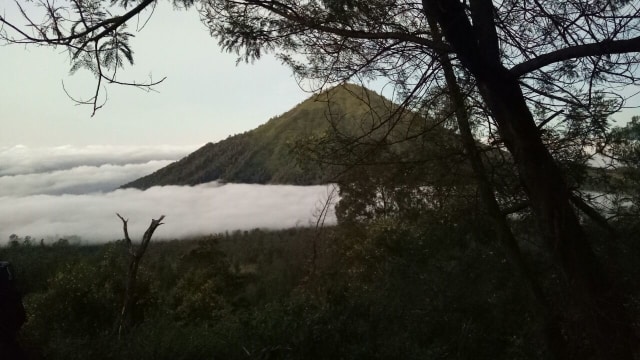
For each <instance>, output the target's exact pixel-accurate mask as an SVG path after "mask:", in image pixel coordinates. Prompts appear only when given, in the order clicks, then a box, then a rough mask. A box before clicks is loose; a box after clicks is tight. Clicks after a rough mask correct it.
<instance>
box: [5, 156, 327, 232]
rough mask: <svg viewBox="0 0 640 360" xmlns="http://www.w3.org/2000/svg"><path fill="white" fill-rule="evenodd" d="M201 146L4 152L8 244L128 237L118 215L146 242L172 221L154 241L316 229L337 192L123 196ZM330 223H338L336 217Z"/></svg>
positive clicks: (170, 191)
mask: <svg viewBox="0 0 640 360" xmlns="http://www.w3.org/2000/svg"><path fill="white" fill-rule="evenodd" d="M193 150H195V147H156V148H152V147H141V148H135V147H108V146H91V147H71V146H65V147H56V148H39V149H31V148H27V147H24V146H16V147H11V148H4V149H2V148H0V243H6V242H7V241H8V239H9V236H10V235H11V234H17V235H18V236H20V237H24V236H31V237H32V238H35V239H41V238H45V239H49V240H54V239H58V238H62V237H70V236H74V235H75V236H80V237H81V239H82V241H84V242H89V243H91V242H104V241H109V240H114V239H120V238H122V223H121V221H120V220H119V219H118V218H117V217H116V212H118V213H120V214H121V215H123V216H124V217H126V218H129V219H130V221H129V233H130V235H131V237H132V238H133V239H134V240H136V239H139V238H140V236H141V235H142V233H143V232H144V230H145V229H146V227H147V226H148V225H149V222H150V221H151V219H152V218H158V217H159V216H160V215H166V218H165V221H164V223H165V224H164V225H162V226H161V227H160V228H158V230H157V231H156V235H155V236H154V238H157V239H160V238H163V239H173V238H182V237H186V236H191V235H204V234H211V233H216V232H224V231H232V230H245V229H253V228H270V229H278V228H288V227H294V226H309V225H310V224H312V223H314V222H315V220H316V217H317V214H318V213H319V211H320V210H319V209H320V208H321V207H322V205H323V203H324V201H326V199H327V198H328V196H329V193H330V192H331V190H332V187H331V186H288V185H250V184H224V185H222V184H219V183H215V182H214V183H209V184H202V185H199V186H194V187H189V186H163V187H153V188H151V189H148V190H146V191H140V190H135V189H120V190H116V189H117V187H118V186H119V185H122V184H124V183H126V182H129V181H131V180H134V179H136V178H138V177H141V176H144V175H147V174H149V173H151V172H153V171H155V170H157V169H159V168H161V167H163V166H166V165H167V164H169V163H170V162H172V161H175V160H177V159H179V158H180V157H182V156H184V155H186V154H187V153H189V152H191V151H193ZM327 223H328V224H332V223H335V215H334V214H333V213H331V214H330V215H329V216H328V218H327Z"/></svg>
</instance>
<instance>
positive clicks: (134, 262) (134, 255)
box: [116, 213, 164, 338]
mask: <svg viewBox="0 0 640 360" xmlns="http://www.w3.org/2000/svg"><path fill="white" fill-rule="evenodd" d="M116 215H118V217H119V218H120V220H122V230H123V231H124V241H125V243H126V245H127V247H128V249H129V255H130V256H131V257H130V260H129V271H128V273H127V283H126V287H125V291H124V301H123V304H122V310H121V311H120V316H119V317H118V323H117V327H118V338H119V337H120V335H121V334H122V331H123V330H124V329H126V328H127V327H129V326H131V324H132V323H133V316H132V315H133V308H134V306H135V288H136V277H137V275H138V266H140V260H142V256H143V255H144V253H145V251H146V250H147V246H149V242H151V236H153V232H154V231H156V228H157V227H158V226H160V225H162V224H163V223H162V219H164V215H162V216H160V218H159V219H157V220H156V219H152V220H151V224H150V225H149V227H148V228H147V231H145V232H144V235H143V236H142V242H141V243H140V246H138V247H137V248H136V247H135V246H134V245H133V243H132V242H131V238H130V237H129V230H128V229H127V223H128V221H129V219H125V218H123V217H122V216H121V215H120V214H118V213H116Z"/></svg>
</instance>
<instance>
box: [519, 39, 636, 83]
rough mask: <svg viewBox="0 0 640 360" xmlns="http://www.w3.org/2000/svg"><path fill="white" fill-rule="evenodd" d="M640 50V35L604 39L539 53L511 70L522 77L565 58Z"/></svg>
mask: <svg viewBox="0 0 640 360" xmlns="http://www.w3.org/2000/svg"><path fill="white" fill-rule="evenodd" d="M638 51H640V36H638V37H635V38H632V39H628V40H615V41H612V40H604V41H601V42H597V43H592V44H584V45H575V46H570V47H566V48H562V49H558V50H556V51H553V52H550V53H547V54H543V55H539V56H537V57H535V58H533V59H531V60H527V61H525V62H523V63H520V64H518V65H516V66H514V67H512V68H511V69H510V70H509V71H510V72H511V74H512V75H514V76H516V77H520V76H522V75H525V74H527V73H530V72H532V71H535V70H538V69H541V68H543V67H545V66H547V65H551V64H553V63H557V62H561V61H565V60H571V59H577V58H583V57H589V56H602V55H607V54H623V53H629V52H638Z"/></svg>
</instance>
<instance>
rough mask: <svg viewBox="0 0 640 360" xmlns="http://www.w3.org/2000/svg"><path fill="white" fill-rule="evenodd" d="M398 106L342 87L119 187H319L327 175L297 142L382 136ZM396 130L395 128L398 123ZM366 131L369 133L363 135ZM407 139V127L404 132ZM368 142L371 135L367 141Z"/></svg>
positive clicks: (369, 93) (367, 92)
mask: <svg viewBox="0 0 640 360" xmlns="http://www.w3.org/2000/svg"><path fill="white" fill-rule="evenodd" d="M397 108H398V107H397V106H396V105H394V104H392V103H391V102H390V101H389V100H387V99H385V98H384V97H382V96H380V95H377V94H376V93H374V92H372V91H370V90H367V89H365V88H363V87H360V86H357V85H351V84H346V85H341V86H337V87H335V88H332V89H330V90H328V91H325V92H322V93H320V94H316V95H313V96H311V97H310V98H309V99H307V100H305V101H303V102H302V103H300V104H299V105H297V106H295V107H294V108H293V109H291V110H289V111H287V112H286V113H284V114H282V115H280V116H277V117H275V118H272V119H271V120H269V121H268V122H267V123H265V124H263V125H261V126H259V127H257V128H256V129H253V130H250V131H247V132H245V133H242V134H237V135H234V136H230V137H229V138H227V139H225V140H222V141H220V142H217V143H215V144H214V143H208V144H206V145H204V146H203V147H201V148H200V149H198V150H196V151H195V152H193V153H191V154H189V155H188V156H186V157H185V158H183V159H181V160H179V161H177V162H175V163H172V164H170V165H168V166H166V167H164V168H162V169H160V170H158V171H156V172H154V173H153V174H150V175H148V176H145V177H142V178H140V179H137V180H135V181H133V182H130V183H128V184H125V185H123V187H134V188H139V189H146V188H149V187H151V186H155V185H195V184H200V183H205V182H209V181H214V180H221V181H225V182H239V183H260V184H266V183H271V184H295V185H311V184H320V183H324V182H327V181H330V180H331V176H330V175H327V172H326V171H323V169H321V168H320V166H319V165H317V164H315V163H314V162H312V161H307V162H305V164H304V166H301V161H299V158H298V156H296V155H295V152H294V151H293V149H294V145H295V144H296V143H301V142H302V143H304V142H305V141H306V139H309V141H311V139H312V138H313V139H318V138H320V137H322V136H323V134H326V133H327V132H328V131H329V130H331V131H333V132H334V133H336V131H335V130H337V132H339V133H340V134H342V135H346V134H351V135H353V134H362V133H368V132H371V133H384V132H385V128H384V126H379V125H380V124H381V119H386V118H388V117H389V116H390V114H392V113H393V111H395V110H396V109H397ZM396 125H397V124H396ZM367 129H369V130H367ZM402 133H403V136H404V135H406V127H404V130H403V131H402ZM369 137H371V136H369Z"/></svg>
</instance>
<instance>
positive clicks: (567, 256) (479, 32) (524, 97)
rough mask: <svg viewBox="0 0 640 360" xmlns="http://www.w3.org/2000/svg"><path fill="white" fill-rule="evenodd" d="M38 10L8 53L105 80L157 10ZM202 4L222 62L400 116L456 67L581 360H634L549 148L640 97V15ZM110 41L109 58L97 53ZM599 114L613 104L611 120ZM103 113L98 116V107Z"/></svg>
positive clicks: (556, 6)
mask: <svg viewBox="0 0 640 360" xmlns="http://www.w3.org/2000/svg"><path fill="white" fill-rule="evenodd" d="M116 3H117V4H118V5H120V6H121V7H122V8H124V9H125V13H124V14H123V15H120V16H108V15H106V14H108V12H107V11H105V9H107V8H108V7H109V6H113V5H115V4H116ZM174 3H180V4H182V5H185V6H190V5H193V4H194V3H195V2H194V1H186V0H184V1H175V2H174ZM42 4H43V5H44V6H45V8H47V9H49V11H48V12H47V15H46V16H45V18H44V20H43V21H34V20H33V19H32V20H31V21H29V23H30V24H32V25H33V26H32V31H33V32H32V33H29V32H27V31H26V30H24V29H21V28H19V27H18V26H16V25H14V23H11V22H8V21H7V20H6V19H4V18H0V21H1V22H2V23H3V24H4V25H5V31H6V33H5V34H4V37H5V39H6V40H8V41H11V42H28V43H39V44H51V45H63V46H67V47H68V48H69V49H70V51H71V54H72V59H73V60H74V61H76V64H78V65H77V66H80V67H86V68H89V69H90V70H91V71H93V72H94V73H95V74H96V76H97V77H98V79H104V78H105V77H104V74H105V72H104V69H103V67H102V65H106V64H111V66H112V67H114V66H115V68H117V66H120V65H121V64H123V63H122V62H118V61H115V62H114V61H113V60H111V62H109V59H117V56H113V55H109V54H110V52H109V51H111V53H113V52H114V51H115V53H116V54H124V56H125V57H126V58H128V57H127V53H128V52H127V48H125V47H124V45H123V44H126V40H127V36H126V33H125V30H124V24H126V22H127V21H128V20H129V19H131V18H132V17H133V16H135V15H136V14H139V13H140V12H142V11H143V10H144V9H145V8H149V7H151V6H153V5H154V4H155V1H153V0H145V1H139V2H133V1H129V0H122V1H100V0H94V1H87V2H80V1H72V2H71V5H70V8H71V9H72V10H73V11H70V12H64V11H63V10H64V9H62V8H61V7H55V6H54V5H48V3H45V2H42ZM197 4H198V6H199V11H200V13H201V16H202V18H203V21H204V23H205V24H206V25H207V26H208V27H209V30H210V32H211V34H212V35H213V36H214V37H216V38H217V39H218V41H219V43H220V45H221V46H222V47H223V49H225V50H226V51H232V52H236V53H238V55H239V56H240V58H242V59H244V60H247V61H250V60H253V59H257V58H259V57H260V56H261V55H262V54H263V53H264V52H268V51H274V52H277V53H278V56H279V57H280V58H281V59H282V60H283V61H284V62H285V63H287V64H289V65H291V66H292V68H293V69H294V71H295V72H296V74H298V75H299V76H301V77H303V78H305V79H310V80H318V81H319V83H320V84H327V83H335V82H341V81H346V80H349V79H353V78H358V79H362V78H364V79H370V78H374V77H377V76H384V77H385V78H387V79H389V81H390V82H391V83H392V84H394V86H395V87H396V88H397V89H398V94H399V96H401V97H402V98H403V105H405V106H412V107H414V108H416V109H422V110H425V109H427V110H428V108H429V104H428V103H426V104H425V103H424V102H421V101H420V100H421V99H424V98H425V97H426V96H427V95H428V94H429V92H430V90H432V89H433V88H436V87H439V86H441V85H442V83H443V80H444V78H445V77H446V76H447V75H446V74H445V70H446V68H447V67H443V66H442V60H443V58H442V56H443V54H444V55H446V57H448V58H449V59H450V61H451V65H452V67H453V74H451V72H450V71H447V72H449V77H450V76H451V75H453V76H455V77H456V79H457V80H458V81H460V82H461V83H462V84H464V89H471V90H470V91H472V92H473V93H474V94H476V95H477V96H472V97H471V98H472V100H471V101H474V102H476V103H475V106H477V107H481V108H483V109H485V110H487V116H486V118H485V120H486V122H485V124H486V126H485V129H486V134H485V135H489V136H490V137H491V138H492V139H493V140H494V141H495V142H497V143H500V144H503V145H504V146H505V148H506V149H507V150H508V151H509V152H510V153H511V156H512V158H513V161H514V164H515V166H516V168H517V173H518V176H519V179H520V183H521V185H522V187H523V189H524V191H525V193H526V195H527V197H528V201H529V204H530V206H531V208H532V210H533V212H534V213H535V215H536V218H537V220H538V222H539V224H540V228H541V230H542V233H543V236H544V238H545V239H546V243H547V249H548V254H549V256H550V257H551V258H552V259H553V260H554V262H555V263H556V265H557V266H558V267H559V268H560V269H561V271H562V274H563V277H564V282H565V284H566V287H567V289H568V290H567V292H568V293H569V294H571V295H572V296H571V297H572V301H571V304H572V307H573V308H574V310H575V312H576V313H577V314H578V315H576V316H575V320H576V321H577V323H579V324H581V326H580V327H581V328H582V329H583V331H584V332H585V336H586V337H587V339H588V341H587V344H583V345H578V347H577V349H576V350H575V353H573V354H571V355H572V356H575V357H584V358H587V357H595V358H621V359H624V358H626V359H630V358H632V356H633V353H634V352H637V351H638V349H637V344H638V343H639V342H638V341H637V336H636V335H635V334H634V330H633V328H632V325H631V324H632V323H633V320H632V319H631V317H630V316H629V315H628V314H627V310H626V309H625V307H624V302H625V301H624V297H625V295H624V292H623V291H621V290H620V289H618V288H617V286H616V284H615V281H613V280H614V279H612V278H610V276H609V274H607V272H606V271H605V270H604V269H603V267H602V265H601V264H600V261H599V260H598V258H597V256H596V254H595V252H594V250H593V248H592V245H591V244H590V239H589V237H588V236H587V234H586V233H585V231H584V230H583V228H582V226H581V224H580V220H579V217H578V216H577V214H576V211H575V209H574V205H573V204H572V198H574V194H573V193H572V188H571V184H569V183H568V181H567V178H566V173H565V172H564V171H563V168H562V167H560V166H559V165H558V159H556V158H554V156H553V154H552V152H551V151H550V146H551V143H550V141H549V138H547V137H545V136H544V134H545V131H546V129H547V128H551V127H553V128H562V127H566V126H568V125H569V124H571V116H569V110H570V108H573V109H574V110H575V109H579V110H580V112H582V113H583V114H586V115H587V116H581V117H580V118H579V119H577V121H578V123H584V124H586V123H592V125H593V126H588V127H585V128H587V132H588V133H593V132H594V131H599V130H600V129H599V128H606V126H607V124H606V119H607V115H608V114H609V112H611V111H614V110H615V109H616V108H619V107H621V106H622V104H623V103H624V100H625V99H624V98H623V97H621V96H619V95H616V93H617V91H615V90H616V87H620V86H627V85H636V84H637V83H638V77H637V76H636V74H635V72H634V70H635V67H636V66H637V64H638V63H639V59H638V55H637V52H638V51H639V50H640V36H637V34H638V29H639V27H640V16H639V15H640V14H639V12H640V9H638V7H637V6H636V5H635V4H634V2H631V1H628V0H614V1H611V0H609V1H604V0H597V1H589V2H587V1H579V0H568V1H555V0H532V1H516V0H506V1H489V0H470V1H468V2H467V1H462V2H461V1H459V0H423V1H422V2H421V3H416V2H407V1H391V0H374V1H358V0H349V1H334V0H323V1H296V0H283V1H271V0H269V1H266V0H242V1H225V0H209V1H201V2H198V3H197ZM67 14H70V15H67ZM25 16H27V15H26V14H25ZM70 17H71V18H70ZM429 18H431V19H432V20H433V26H429V25H430V24H429V21H428V20H429ZM438 32H441V33H442V35H443V39H444V41H441V40H440V39H439V35H437V34H438ZM109 41H110V44H112V45H110V46H105V47H101V46H102V44H105V43H109ZM129 53H130V52H129ZM107 67H108V66H107ZM107 79H109V78H108V77H107ZM448 85H449V86H450V85H451V84H450V83H449V84H448ZM98 88H99V87H98ZM465 95H467V96H469V95H473V94H471V93H469V92H468V93H466V94H465ZM95 98H97V96H96V97H95ZM603 101H604V102H605V103H607V104H609V105H608V106H606V107H605V109H604V110H603V108H602V106H600V105H601V104H603ZM93 105H94V109H95V108H96V102H95V100H94V102H93ZM612 109H613V110H612ZM572 113H573V114H575V113H576V112H575V111H572ZM488 190H490V189H488Z"/></svg>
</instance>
